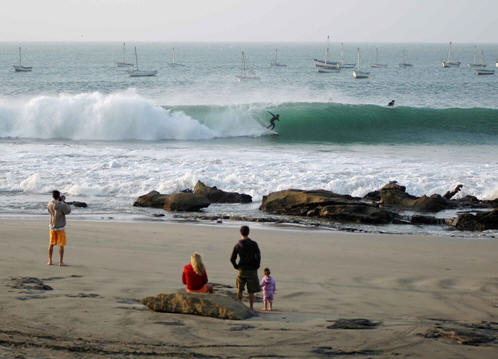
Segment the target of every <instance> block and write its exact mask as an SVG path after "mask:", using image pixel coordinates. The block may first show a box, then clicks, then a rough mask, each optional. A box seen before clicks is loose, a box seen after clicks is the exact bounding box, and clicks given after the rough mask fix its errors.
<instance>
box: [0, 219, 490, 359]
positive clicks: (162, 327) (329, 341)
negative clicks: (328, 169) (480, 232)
mask: <svg viewBox="0 0 498 359" xmlns="http://www.w3.org/2000/svg"><path fill="white" fill-rule="evenodd" d="M67 235H68V246H67V247H66V255H65V262H66V263H67V264H68V265H67V266H66V267H59V266H56V265H53V266H47V265H46V262H47V258H46V257H47V245H48V223H47V222H46V221H44V222H40V221H0V253H1V254H0V273H1V276H0V280H1V283H0V288H1V290H0V323H1V329H0V358H125V357H126V358H130V357H133V358H135V357H136V358H140V357H158V358H160V357H168V358H169V357H174V358H176V357H179V358H185V357H187V358H190V357H193V358H315V357H316V358H324V357H342V356H343V355H346V356H347V357H358V358H368V357H372V358H391V357H396V356H397V357H410V358H497V357H498V343H496V341H495V342H494V343H491V344H485V345H479V346H469V345H461V344H458V343H456V342H454V341H451V340H449V339H445V338H439V339H430V338H425V337H424V336H423V334H424V333H426V331H427V330H428V329H430V328H434V327H435V326H436V325H449V326H451V325H454V324H455V325H456V323H455V322H453V321H456V322H459V323H460V324H471V323H479V322H481V321H490V322H496V321H498V240H495V239H488V240H472V239H458V238H441V237H429V236H423V237H420V236H419V237H417V236H409V235H364V234H361V235H358V234H344V233H337V232H322V231H314V230H296V229H285V228H280V229H271V228H270V227H264V226H263V227H254V228H253V229H252V232H251V238H252V239H254V240H256V241H257V242H258V243H259V246H260V248H261V251H262V257H263V261H262V266H269V267H270V268H271V269H272V274H273V276H274V278H275V279H276V281H277V292H276V295H275V302H274V309H275V311H274V312H272V313H265V312H262V311H258V315H257V316H255V317H254V318H251V319H249V320H245V321H227V320H218V319H213V318H205V317H197V316H188V315H180V314H164V313H154V312H151V311H149V310H147V309H145V308H144V307H143V306H142V305H141V304H139V303H138V302H137V301H136V300H137V299H140V298H143V297H145V296H149V295H155V294H157V293H161V292H169V291H174V290H176V289H178V288H180V287H181V279H180V278H181V271H182V268H183V266H184V265H185V264H187V262H188V260H189V258H190V255H191V253H192V252H193V251H198V252H200V253H201V254H202V255H203V259H204V262H205V264H206V267H207V271H208V275H209V279H210V281H211V282H214V283H220V284H225V285H233V284H234V278H235V271H234V270H233V268H232V266H231V264H230V263H229V256H230V253H231V250H232V248H233V245H234V244H235V242H236V241H237V240H238V238H239V236H238V227H226V226H206V225H188V224H164V223H93V222H76V221H71V219H69V225H68V228H67ZM57 260H58V253H57V251H56V250H55V251H54V262H57ZM21 276H25V277H36V278H39V279H42V280H43V281H44V283H45V284H48V285H50V286H52V287H53V290H52V291H26V290H21V289H14V288H10V287H9V286H8V284H9V278H11V277H21ZM256 306H257V308H260V307H261V306H262V303H260V302H258V303H256ZM338 318H367V319H370V320H372V321H378V322H382V324H381V325H380V326H379V327H378V328H376V329H370V330H345V329H341V330H334V329H328V328H327V326H329V325H330V324H331V323H330V322H329V321H331V320H335V319H338ZM491 333H494V335H496V330H494V331H493V330H492V331H491Z"/></svg>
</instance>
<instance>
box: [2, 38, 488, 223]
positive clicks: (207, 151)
mask: <svg viewBox="0 0 498 359" xmlns="http://www.w3.org/2000/svg"><path fill="white" fill-rule="evenodd" d="M19 45H20V46H22V50H23V52H22V54H23V64H24V65H27V66H33V71H32V72H27V73H15V72H14V70H13V67H12V65H13V64H17V63H18V61H19V59H18V46H19ZM134 46H136V47H137V51H138V61H139V66H140V69H143V70H158V75H157V76H156V77H150V78H131V77H129V75H128V73H127V72H126V71H125V69H123V68H119V67H117V66H116V62H117V61H121V60H122V44H121V43H22V44H17V43H0V84H1V90H0V151H1V153H2V156H1V157H0V163H1V166H0V217H2V218H10V217H16V218H18V217H25V218H31V217H35V218H38V217H40V218H41V216H46V203H47V202H48V200H49V199H50V196H49V193H50V191H51V190H53V189H60V190H61V191H62V192H63V193H65V194H66V196H67V198H68V200H69V201H71V200H78V201H84V202H87V203H88V204H89V208H87V209H76V210H75V211H74V212H75V213H74V214H73V216H74V218H80V219H93V220H101V219H103V220H111V219H113V220H164V221H168V220H172V219H174V215H173V214H171V213H164V214H165V215H166V216H165V217H160V218H157V217H154V215H157V214H159V213H163V212H162V211H161V210H154V209H144V208H136V207H133V206H132V203H133V202H134V200H135V199H136V197H137V196H139V195H142V194H145V193H147V192H149V191H150V190H153V189H155V190H158V191H160V192H163V193H171V192H175V191H179V190H183V189H186V188H193V186H194V185H195V183H196V182H197V181H198V180H201V181H203V182H204V183H205V184H207V185H210V186H217V187H218V188H220V189H223V190H226V191H237V192H243V193H248V194H250V195H252V196H253V200H254V203H252V204H248V205H211V206H210V207H209V208H208V209H206V213H208V214H228V215H247V216H253V217H258V216H264V214H262V213H260V212H259V210H258V206H259V204H260V202H261V199H262V197H263V196H264V195H266V194H268V193H269V192H272V191H278V190H282V189H287V188H301V189H317V188H321V189H326V190H331V191H334V192H337V193H343V194H346V193H347V194H352V195H354V196H363V195H365V194H366V193H368V192H369V191H373V190H375V189H378V188H380V187H382V186H383V185H384V184H386V183H387V182H389V181H391V180H397V181H398V182H399V183H400V184H402V185H405V186H406V187H407V191H408V192H409V193H411V194H414V195H422V194H433V193H440V194H442V193H444V192H446V191H447V190H449V189H452V188H453V187H454V186H455V185H457V184H459V183H462V184H463V185H464V187H463V191H462V193H461V194H460V195H461V196H463V195H467V194H470V195H475V196H477V197H479V198H483V199H492V198H496V197H498V180H497V178H498V176H497V174H498V74H497V75H491V76H477V75H475V73H474V71H472V70H471V69H470V68H468V67H467V66H466V64H467V63H470V62H473V55H474V44H458V43H457V44H455V45H454V48H453V53H452V58H453V59H454V60H460V61H461V62H462V65H461V67H460V68H449V69H444V68H442V66H441V59H442V58H444V57H446V52H447V44H381V43H379V44H372V43H368V44H348V43H346V44H344V49H345V56H344V60H345V62H346V63H355V62H356V49H357V48H358V47H359V48H360V50H361V64H362V67H363V68H364V69H365V70H366V69H367V68H369V64H370V63H372V62H374V61H375V49H376V48H378V49H379V56H380V59H379V61H380V62H382V63H386V64H387V65H388V67H387V68H380V69H373V68H372V69H369V71H370V77H369V78H368V79H363V80H355V79H354V78H353V75H352V69H343V70H342V71H341V72H340V73H337V74H321V73H317V72H316V71H315V68H314V65H313V62H312V60H313V58H320V59H322V58H323V56H324V48H325V44H324V43H127V56H126V61H128V62H134V61H135V58H134V54H133V51H132V50H133V47H134ZM172 48H175V51H176V62H177V63H178V64H182V65H184V66H172V65H171V64H170V63H171V62H172ZM275 48H278V51H279V52H278V54H279V62H281V63H284V64H286V65H287V67H272V66H270V63H271V62H272V61H273V59H274V58H273V56H274V49H275ZM480 48H481V49H483V50H484V53H485V55H486V58H487V68H495V57H496V55H497V54H498V44H483V45H480ZM403 50H405V52H406V61H407V62H410V63H412V64H413V65H414V66H413V67H412V68H406V69H403V68H399V66H398V63H399V62H401V61H402V51H403ZM241 51H245V53H246V55H247V65H248V70H249V71H251V72H254V73H255V74H256V75H257V76H259V77H260V78H261V80H260V81H246V82H242V83H240V82H238V81H237V79H236V76H237V75H240V72H241ZM339 56H340V46H339V44H337V43H331V44H330V60H335V59H339ZM392 99H394V100H395V101H396V106H395V107H393V108H390V107H387V106H386V104H387V103H388V102H389V101H390V100H392ZM268 111H271V112H273V113H278V114H280V118H281V120H280V121H279V122H276V128H275V130H276V131H277V132H278V133H279V136H273V135H271V134H270V133H269V132H268V130H267V129H266V128H265V127H266V125H267V124H268V121H269V119H270V118H271V116H270V115H269V114H268ZM440 215H443V216H444V215H448V216H451V215H454V213H450V214H440ZM366 230H374V231H378V230H379V228H378V227H377V228H374V229H372V228H366ZM381 230H385V228H383V229H381ZM389 230H393V231H397V232H402V233H405V232H406V233H408V232H410V233H411V232H417V231H427V228H425V229H423V230H422V229H418V228H414V227H413V226H401V227H396V226H391V227H389ZM434 230H435V231H442V230H441V229H434ZM431 231H432V229H431ZM443 232H444V231H443Z"/></svg>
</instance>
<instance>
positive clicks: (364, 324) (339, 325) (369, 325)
mask: <svg viewBox="0 0 498 359" xmlns="http://www.w3.org/2000/svg"><path fill="white" fill-rule="evenodd" d="M331 322H332V323H333V324H331V325H329V326H328V327H327V329H375V328H377V327H378V326H379V325H380V324H381V322H372V321H370V320H368V319H362V318H357V319H337V320H332V321H331Z"/></svg>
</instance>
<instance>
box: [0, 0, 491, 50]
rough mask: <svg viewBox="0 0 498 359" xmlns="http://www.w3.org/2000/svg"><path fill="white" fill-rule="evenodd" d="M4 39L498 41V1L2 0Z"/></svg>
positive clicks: (0, 28) (1, 36)
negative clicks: (328, 37) (329, 38)
mask: <svg viewBox="0 0 498 359" xmlns="http://www.w3.org/2000/svg"><path fill="white" fill-rule="evenodd" d="M1 8H2V10H1V11H0V41H167V42H170V41H178V42H183V41H193V42H211V41H212V42H216V41H233V42H245V41H258V42H260V41H269V42H273V41H275V42H279V41H282V42H283V41H285V42H302V41H324V39H325V38H326V37H327V35H330V36H331V40H332V41H344V42H346V41H347V42H448V41H450V40H452V41H454V42H460V43H464V42H465V43H498V0H340V1H336V0H306V1H304V0H21V1H8V0H2V7H1Z"/></svg>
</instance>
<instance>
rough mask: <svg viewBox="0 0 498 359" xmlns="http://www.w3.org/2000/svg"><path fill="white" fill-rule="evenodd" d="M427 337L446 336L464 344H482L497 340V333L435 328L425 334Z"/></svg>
mask: <svg viewBox="0 0 498 359" xmlns="http://www.w3.org/2000/svg"><path fill="white" fill-rule="evenodd" d="M424 337H425V338H430V339H438V338H446V339H449V340H452V341H454V342H456V343H458V344H462V345H474V346H477V345H481V344H488V343H492V342H494V341H496V335H493V334H492V333H486V332H484V331H482V330H478V329H470V328H440V327H438V328H433V329H429V330H427V331H426V332H425V334H424Z"/></svg>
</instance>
